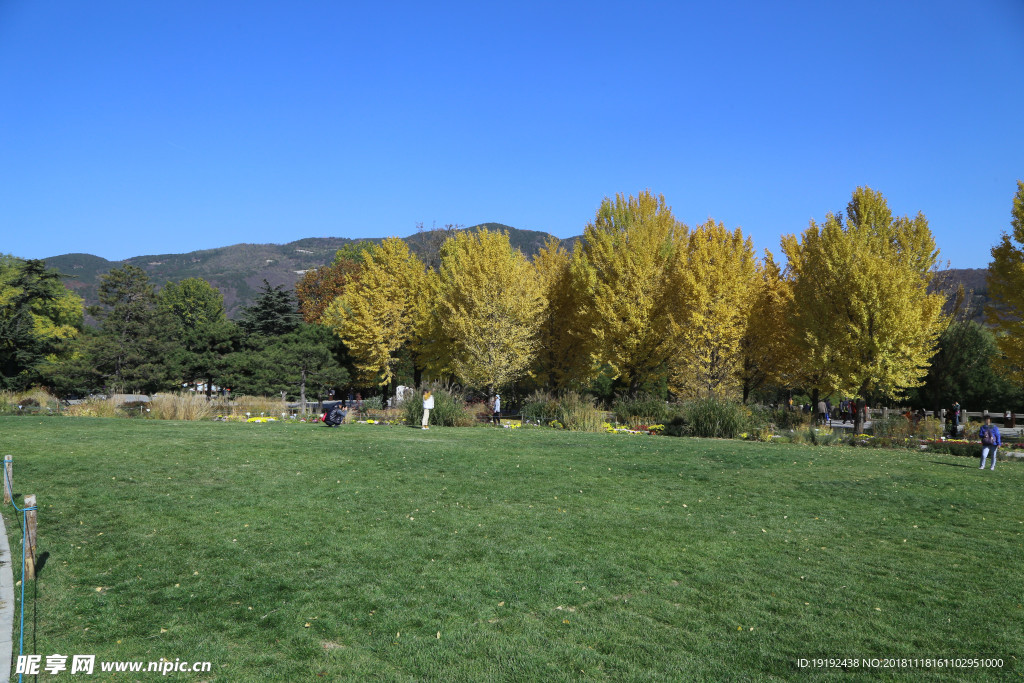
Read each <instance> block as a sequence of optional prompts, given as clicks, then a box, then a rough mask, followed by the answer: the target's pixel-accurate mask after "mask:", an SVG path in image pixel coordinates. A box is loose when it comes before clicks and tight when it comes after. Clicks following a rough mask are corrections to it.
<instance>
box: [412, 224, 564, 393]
mask: <svg viewBox="0 0 1024 683" xmlns="http://www.w3.org/2000/svg"><path fill="white" fill-rule="evenodd" d="M546 306H547V301H546V300H545V298H544V289H543V286H542V283H541V279H540V276H539V274H538V272H537V270H536V269H535V268H534V267H533V265H532V264H531V263H530V262H529V261H528V260H527V259H526V257H525V256H523V254H522V252H520V251H519V250H518V249H514V248H512V246H511V245H510V244H509V238H508V234H507V233H505V232H503V231H491V230H486V229H481V230H479V231H477V232H469V231H463V232H458V233H456V234H455V236H454V237H452V238H450V239H448V240H447V241H446V242H445V243H444V244H443V245H442V247H441V267H440V270H439V272H438V280H437V290H436V295H435V299H434V308H433V313H432V317H433V321H434V322H433V324H432V325H431V330H432V334H433V335H435V336H437V339H435V341H434V345H435V346H436V345H437V341H438V340H441V341H443V343H444V344H445V345H446V350H447V353H446V356H447V357H446V359H445V360H446V362H445V363H444V365H445V366H446V369H447V371H448V372H449V373H450V374H452V375H454V376H455V377H456V378H457V379H458V380H459V381H460V382H462V383H463V384H465V385H467V386H471V387H475V388H478V389H485V390H487V391H488V392H494V391H495V390H498V389H501V388H504V387H506V386H508V385H509V384H511V383H513V382H515V381H517V380H519V379H520V378H522V377H523V376H525V375H526V374H527V373H528V372H529V370H530V367H531V365H532V364H533V363H534V360H535V357H536V354H537V348H538V343H539V337H538V333H539V328H540V322H541V317H542V315H543V314H544V310H545V308H546ZM437 355H438V354H435V356H437Z"/></svg>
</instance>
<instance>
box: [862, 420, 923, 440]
mask: <svg viewBox="0 0 1024 683" xmlns="http://www.w3.org/2000/svg"><path fill="white" fill-rule="evenodd" d="M871 433H872V434H873V435H874V436H875V437H879V438H888V439H909V438H910V437H912V436H913V435H914V425H913V424H912V423H911V422H910V420H908V419H907V418H905V417H903V416H902V415H890V416H889V417H888V418H885V419H882V420H874V421H873V422H872V423H871Z"/></svg>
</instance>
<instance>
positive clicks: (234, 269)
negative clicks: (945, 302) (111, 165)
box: [43, 223, 988, 322]
mask: <svg viewBox="0 0 1024 683" xmlns="http://www.w3.org/2000/svg"><path fill="white" fill-rule="evenodd" d="M481 229H489V230H504V231H505V232H507V233H508V235H509V242H510V243H511V244H512V246H513V247H514V248H516V249H519V250H520V251H522V252H523V254H525V255H526V256H527V257H529V258H532V257H533V256H534V255H535V254H536V253H537V252H538V251H539V250H540V248H541V247H543V246H544V244H545V243H546V242H547V240H548V239H550V238H552V237H554V236H553V235H551V234H550V233H547V232H542V231H538V230H520V229H518V228H513V227H511V226H508V225H504V224H501V223H481V224H479V225H474V226H471V227H468V228H459V230H466V231H470V232H472V231H476V230H481ZM447 232H450V231H445V230H424V231H420V232H417V233H414V234H412V235H408V236H406V237H401V238H399V239H401V240H403V241H404V242H406V244H408V245H409V249H410V250H411V251H412V252H413V253H415V254H416V255H417V256H419V257H420V258H421V259H424V260H426V257H429V254H430V253H431V250H432V249H434V250H436V248H437V246H438V245H437V244H436V243H435V240H432V239H431V236H434V237H438V236H444V235H445V234H446V233H447ZM384 239H385V238H384V237H371V238H362V239H354V238H350V237H304V238H301V239H298V240H293V241H291V242H286V243H284V244H276V243H266V244H259V243H250V242H241V243H238V244H232V245H229V246H225V247H215V248H213V249H199V250H196V251H190V252H186V253H180V254H146V255H142V256H132V257H130V258H127V259H123V260H120V261H109V260H107V259H105V258H103V257H101V256H95V255H93V254H84V253H71V254H61V255H58V256H51V257H48V258H45V259H43V261H44V262H45V263H46V265H47V266H49V267H51V268H56V269H57V270H58V271H60V272H61V274H62V276H63V279H64V284H65V285H66V286H67V287H68V288H69V289H71V290H73V291H74V292H75V293H77V294H78V295H79V296H81V297H82V298H83V299H84V300H85V303H86V305H90V304H96V303H98V302H99V300H98V297H97V287H98V285H99V277H100V276H101V275H103V274H105V273H108V272H110V271H111V270H113V269H114V268H119V267H122V266H124V265H127V264H131V265H135V266H138V267H140V268H142V269H143V270H144V271H146V273H147V274H148V275H149V277H150V279H151V280H152V281H153V282H154V284H156V285H157V286H158V287H163V286H164V285H165V284H166V283H167V282H180V281H181V280H184V279H185V278H189V277H201V278H203V279H204V280H206V281H208V282H209V283H210V284H211V285H213V286H214V287H216V288H217V289H219V290H220V291H221V293H222V294H223V295H224V307H225V309H226V310H227V313H228V316H229V317H231V318H235V317H237V315H238V314H239V313H240V311H241V309H242V307H243V306H247V305H250V304H251V303H252V302H253V300H254V298H255V296H256V294H257V293H258V292H259V288H260V286H261V285H262V283H263V281H264V280H266V281H267V282H269V283H270V285H271V286H277V285H283V286H285V287H286V288H289V289H290V288H293V287H294V286H295V283H296V282H298V280H299V278H301V277H302V275H303V274H304V273H305V272H306V271H307V270H310V269H314V268H319V267H321V266H324V265H326V264H328V263H330V262H331V261H332V260H333V259H334V255H335V253H336V252H337V251H338V249H341V248H342V247H344V246H345V245H346V244H352V243H353V242H364V241H365V242H373V243H379V242H381V241H383V240H384ZM581 239H582V236H581V235H577V236H573V237H569V238H566V239H563V240H560V241H561V244H562V245H563V246H565V247H566V248H568V249H569V250H572V249H573V248H574V247H575V246H576V244H578V243H579V241H580V240H581ZM434 253H435V254H436V252H434ZM939 272H940V273H942V274H943V277H942V278H941V280H942V281H943V282H944V283H945V284H944V285H943V288H946V287H948V286H950V285H952V286H954V287H955V285H956V284H962V285H963V286H964V289H965V290H967V291H968V292H969V293H970V297H969V298H968V300H967V302H966V303H967V304H968V306H969V308H970V312H969V314H968V317H969V318H970V319H972V320H975V321H977V322H982V317H983V316H982V309H983V308H984V306H985V304H986V303H987V302H988V288H987V283H986V277H987V274H988V269H987V268H950V269H947V270H943V271H939Z"/></svg>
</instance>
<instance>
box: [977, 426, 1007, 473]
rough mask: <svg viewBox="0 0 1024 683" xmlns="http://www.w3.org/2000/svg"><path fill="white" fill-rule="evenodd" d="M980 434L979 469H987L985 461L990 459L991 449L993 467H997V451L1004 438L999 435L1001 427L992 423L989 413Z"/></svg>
mask: <svg viewBox="0 0 1024 683" xmlns="http://www.w3.org/2000/svg"><path fill="white" fill-rule="evenodd" d="M978 436H979V437H981V467H979V468H978V469H980V470H983V469H985V461H986V460H988V454H989V451H991V452H992V469H995V468H996V451H998V450H999V446H1000V445H1002V443H1003V439H1002V437H1001V436H1000V435H999V427H996V426H995V425H994V424H992V418H991V417H989V416H988V415H986V416H985V424H983V425H981V429H980V430H979V431H978Z"/></svg>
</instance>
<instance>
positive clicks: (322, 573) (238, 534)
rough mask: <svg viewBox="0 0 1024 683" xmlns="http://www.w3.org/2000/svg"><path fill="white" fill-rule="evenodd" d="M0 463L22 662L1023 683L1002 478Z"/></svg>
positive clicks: (433, 442)
mask: <svg viewBox="0 0 1024 683" xmlns="http://www.w3.org/2000/svg"><path fill="white" fill-rule="evenodd" d="M0 451H2V452H3V453H11V454H12V455H13V456H14V460H15V489H16V492H17V493H19V494H25V493H35V494H36V495H37V497H38V502H39V507H40V511H39V551H40V552H42V553H47V554H48V555H47V557H46V562H45V565H44V566H43V567H42V569H41V571H40V573H39V579H38V581H37V582H35V584H34V585H33V584H30V586H29V594H30V595H31V596H32V597H33V598H34V599H32V600H30V601H27V608H28V609H27V614H26V623H27V632H26V648H25V649H26V652H30V653H31V652H35V653H38V654H41V655H43V656H44V661H45V656H46V655H48V654H54V653H61V654H95V655H96V656H97V660H98V661H102V660H136V661H152V660H158V659H160V658H161V657H164V658H167V659H170V660H172V661H173V660H175V659H176V658H180V659H182V660H188V661H209V662H212V666H213V669H212V672H211V673H207V674H184V673H177V674H171V675H170V678H172V679H174V680H193V681H200V680H203V681H316V680H345V679H375V680H400V681H412V680H445V681H484V680H520V681H559V680H645V681H659V680H662V681H679V680H786V679H790V678H794V677H812V678H814V679H815V680H827V679H829V678H831V677H835V678H837V679H842V680H855V679H858V678H861V677H863V678H870V679H872V680H878V679H882V680H887V679H902V680H905V679H907V678H916V677H919V676H920V675H921V674H922V672H921V671H916V672H914V671H910V670H903V671H899V670H880V669H873V670H871V671H870V672H864V671H863V670H861V672H862V673H861V675H860V676H858V675H854V676H853V677H852V679H851V676H850V675H849V674H842V673H835V672H833V673H832V674H831V675H823V674H821V673H820V670H819V671H817V672H813V673H812V672H811V671H810V670H806V669H805V670H801V669H800V668H798V666H797V660H798V659H800V658H807V659H812V658H814V657H847V658H859V659H864V658H887V657H902V658H918V659H920V658H926V657H933V658H934V657H944V658H955V657H960V658H975V657H997V658H1001V659H1002V660H1003V662H1004V667H1003V668H1002V669H1001V670H992V669H990V670H987V671H985V672H984V674H981V675H983V676H984V677H986V678H1006V679H1012V680H1018V679H1019V678H1021V676H1022V674H1024V662H1022V661H1021V658H1022V656H1024V626H1022V623H1024V606H1022V603H1024V508H1022V505H1021V504H1022V502H1024V495H1022V491H1024V464H1018V463H1012V462H1011V463H1002V464H1000V466H999V467H998V468H997V469H996V471H995V472H989V471H987V470H986V471H984V472H980V471H979V470H978V469H977V467H978V463H977V461H976V460H973V459H965V458H955V457H952V456H945V455H932V454H928V453H918V452H909V451H884V450H874V449H851V448H819V449H815V448H813V447H806V446H793V445H778V444H768V445H764V444H756V443H749V442H737V441H717V440H701V439H679V438H669V437H648V436H621V435H606V434H582V433H569V432H561V431H554V430H526V429H520V430H515V431H512V430H499V429H491V428H463V429H443V428H436V427H435V428H432V429H431V430H430V431H427V432H424V431H421V430H418V429H409V428H404V427H384V426H376V427H375V426H367V425H346V426H344V427H342V428H340V429H325V428H322V427H318V426H314V425H294V424H287V425H286V424H264V425H253V424H224V423H185V422H165V421H143V420H103V419H86V418H81V419H68V418H0ZM18 500H19V501H20V498H19V499H18ZM4 517H5V519H6V524H7V530H8V536H9V537H10V538H11V541H12V550H13V551H14V552H15V553H18V552H19V550H18V548H19V543H20V533H19V526H18V518H17V517H16V516H15V515H14V514H13V513H12V510H11V508H10V507H7V508H5V510H4ZM17 573H18V572H16V574H17ZM16 578H20V576H16ZM15 649H17V633H15ZM60 676H63V677H69V678H70V675H69V674H68V673H67V672H64V673H63V674H60ZM156 676H157V674H153V673H149V674H138V675H135V676H134V677H132V676H131V675H126V674H122V675H120V676H119V677H116V678H114V680H143V681H145V680H154V679H155V677H156ZM978 677H979V672H978V671H976V670H959V671H955V670H952V669H943V670H942V673H941V674H933V675H932V676H930V677H929V678H931V679H937V680H977V679H978ZM39 678H40V680H46V679H47V676H45V675H44V676H40V677H39ZM53 678H54V679H57V677H56V676H55V677H53ZM94 679H99V680H102V678H101V677H100V676H96V677H94Z"/></svg>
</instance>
